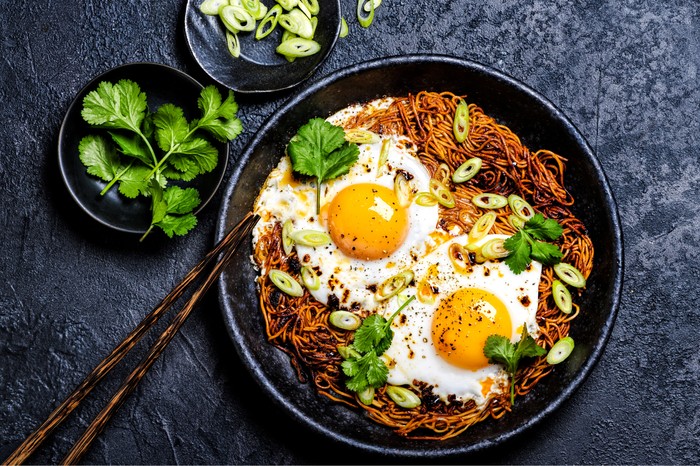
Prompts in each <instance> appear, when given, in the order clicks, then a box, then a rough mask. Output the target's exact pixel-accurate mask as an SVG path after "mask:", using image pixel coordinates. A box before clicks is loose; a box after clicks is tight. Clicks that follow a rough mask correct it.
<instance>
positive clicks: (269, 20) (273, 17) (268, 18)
mask: <svg viewBox="0 0 700 466" xmlns="http://www.w3.org/2000/svg"><path fill="white" fill-rule="evenodd" d="M281 14H282V7H281V6H280V5H275V6H273V7H272V8H270V9H269V10H268V12H267V14H266V15H265V17H264V18H263V19H262V21H260V24H258V28H257V29H256V30H255V38H256V39H257V40H260V39H263V38H265V37H267V36H268V35H270V33H271V32H272V31H274V30H275V28H276V27H277V21H278V20H279V17H280V15H281Z"/></svg>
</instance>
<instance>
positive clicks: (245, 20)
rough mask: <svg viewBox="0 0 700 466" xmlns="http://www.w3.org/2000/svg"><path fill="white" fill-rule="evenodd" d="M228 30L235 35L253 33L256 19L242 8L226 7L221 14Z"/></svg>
mask: <svg viewBox="0 0 700 466" xmlns="http://www.w3.org/2000/svg"><path fill="white" fill-rule="evenodd" d="M219 17H220V18H221V21H223V23H224V26H226V29H228V30H229V31H231V32H233V33H238V32H239V31H252V30H253V29H255V19H253V16H252V15H251V14H250V13H248V11H246V9H245V8H243V7H241V6H230V5H229V6H225V7H223V8H222V9H221V11H220V12H219Z"/></svg>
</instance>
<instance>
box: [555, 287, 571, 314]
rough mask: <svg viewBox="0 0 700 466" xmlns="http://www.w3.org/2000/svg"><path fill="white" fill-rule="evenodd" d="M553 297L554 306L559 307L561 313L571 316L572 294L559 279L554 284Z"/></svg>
mask: <svg viewBox="0 0 700 466" xmlns="http://www.w3.org/2000/svg"><path fill="white" fill-rule="evenodd" d="M552 297H553V298H554V304H556V305H557V307H558V308H559V310H560V311H561V312H563V313H564V314H571V309H572V308H573V304H572V303H571V293H569V290H568V288H566V285H564V284H563V283H562V282H560V281H559V280H557V279H555V280H554V281H553V282H552Z"/></svg>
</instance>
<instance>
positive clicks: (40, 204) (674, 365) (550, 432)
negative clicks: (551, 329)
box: [0, 0, 700, 464]
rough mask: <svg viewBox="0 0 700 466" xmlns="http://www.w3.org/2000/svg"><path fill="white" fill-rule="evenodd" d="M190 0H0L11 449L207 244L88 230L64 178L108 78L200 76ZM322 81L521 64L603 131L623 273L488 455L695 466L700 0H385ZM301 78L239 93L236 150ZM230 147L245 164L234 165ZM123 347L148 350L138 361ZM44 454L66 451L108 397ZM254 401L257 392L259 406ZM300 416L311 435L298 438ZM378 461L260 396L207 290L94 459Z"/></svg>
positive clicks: (207, 222) (596, 140)
mask: <svg viewBox="0 0 700 466" xmlns="http://www.w3.org/2000/svg"><path fill="white" fill-rule="evenodd" d="M184 3H185V2H184V1H174V0H163V1H159V2H152V1H144V0H139V1H131V2H105V1H101V2H100V1H94V0H82V1H80V0H66V1H63V2H49V1H38V2H19V3H17V2H10V1H9V0H0V11H2V13H0V15H2V17H1V18H0V37H1V38H2V39H1V41H2V46H1V49H0V57H2V58H0V81H1V84H0V101H1V102H2V105H1V106H0V122H1V127H0V193H1V194H2V195H1V196H0V203H1V205H2V209H1V214H0V222H1V226H2V228H1V229H0V237H1V241H0V244H2V248H0V267H1V272H2V273H1V278H0V457H1V458H4V457H5V456H6V455H7V454H9V452H10V451H11V450H12V448H13V447H14V446H15V445H16V444H17V443H18V442H19V441H20V440H21V439H22V438H23V437H24V436H25V435H27V434H28V433H29V432H30V431H31V430H32V429H33V428H34V427H35V426H36V425H37V424H38V422H40V421H41V420H43V418H44V417H45V416H46V415H47V414H48V413H49V412H50V410H51V409H52V407H53V406H54V405H55V404H56V403H57V402H58V401H60V399H62V397H63V396H65V394H67V393H68V392H69V391H70V389H72V388H73V386H74V385H75V384H76V383H77V382H79V381H80V379H81V378H82V376H83V374H85V372H86V371H88V370H89V369H90V368H92V367H93V366H94V365H95V364H96V363H97V362H98V361H99V360H100V359H101V358H102V357H103V356H104V355H105V354H106V353H107V352H108V351H109V350H110V349H111V348H112V347H113V345H114V344H115V343H116V342H117V341H118V340H120V339H121V338H122V337H123V336H124V335H125V334H126V333H127V332H128V330H129V329H131V328H132V327H133V326H134V325H135V324H136V323H137V322H138V321H139V320H140V319H141V317H142V316H143V314H144V313H145V312H146V311H147V310H149V309H150V308H152V306H153V305H155V304H156V303H157V302H158V300H159V299H160V298H161V297H162V296H163V295H164V294H165V293H166V292H167V290H169V289H170V288H171V287H172V285H173V284H174V283H175V282H177V281H178V280H179V278H180V277H182V276H183V275H184V274H185V273H186V271H187V270H188V269H189V268H190V267H191V266H192V265H193V264H194V263H195V262H196V261H197V260H198V259H199V258H200V257H201V256H202V255H203V254H204V253H205V251H207V250H208V249H209V248H210V246H211V243H212V239H213V229H214V223H215V218H216V215H217V208H218V201H220V199H218V198H217V199H216V200H215V202H214V203H213V204H212V205H211V206H210V207H209V208H207V209H206V210H205V212H204V213H203V215H202V216H201V219H200V225H199V226H198V228H197V230H196V232H195V233H194V234H192V235H190V236H189V237H187V238H185V239H180V240H175V241H170V242H168V243H166V244H163V245H160V246H154V245H153V244H151V245H149V246H148V247H146V246H139V245H136V244H133V243H132V242H131V241H125V240H123V239H119V238H114V237H113V236H110V235H107V234H106V232H104V231H102V230H100V229H99V228H96V227H94V226H93V225H91V224H90V223H89V222H87V221H85V219H84V218H83V217H82V216H81V215H80V213H79V212H78V211H77V209H76V208H75V207H74V206H73V205H72V204H71V202H70V200H69V199H68V197H67V195H66V193H65V189H64V187H63V186H62V184H61V183H60V180H59V179H58V175H57V167H56V162H55V157H56V150H55V147H56V141H57V135H58V129H59V125H60V122H61V119H62V117H63V114H64V113H65V111H66V109H67V107H68V105H69V103H70V101H71V99H72V98H73V96H74V95H75V93H76V92H77V91H78V90H79V89H80V88H81V87H82V86H83V85H84V84H86V83H87V82H88V81H89V80H90V79H91V78H92V77H93V76H95V75H96V74H99V73H101V72H103V71H105V70H107V69H108V68H110V67H112V66H116V65H120V64H123V63H126V62H133V61H155V62H161V63H166V64H169V65H172V66H175V67H177V68H180V69H183V70H185V71H188V72H190V73H192V74H193V75H195V76H196V77H197V78H199V79H200V80H202V81H206V79H205V78H204V76H203V75H202V74H201V72H200V71H199V70H198V69H197V68H196V65H195V64H194V62H193V61H192V59H191V58H190V57H189V55H188V52H187V49H186V46H185V43H184V34H183V30H182V22H183V12H184ZM342 4H343V7H344V11H345V14H346V16H347V17H348V18H349V19H350V35H349V36H348V37H347V38H346V39H344V40H341V41H339V43H338V45H337V47H336V49H335V51H334V53H333V54H332V56H331V58H330V59H329V61H328V62H326V63H325V64H324V66H323V67H322V69H321V70H320V71H319V72H318V73H317V74H316V75H315V76H314V78H312V80H313V79H317V78H318V77H320V76H322V75H325V74H327V73H329V72H331V71H333V70H335V69H337V68H340V67H343V66H345V65H347V64H351V63H356V62H359V61H361V60H364V59H369V58H376V57H381V56H387V55H395V54H404V53H412V52H437V53H446V54H452V55H456V56H459V57H464V58H468V59H473V60H476V61H479V62H482V63H484V64H487V65H490V66H493V67H495V68H497V69H499V70H501V71H503V72H505V73H507V74H510V75H512V76H514V77H515V78H517V79H520V80H522V81H524V82H525V83H527V84H528V85H530V86H531V87H533V88H534V89H536V90H538V91H539V92H541V93H542V94H544V95H545V96H546V97H548V98H549V99H550V100H552V101H553V102H554V103H555V104H556V105H557V106H559V107H560V108H561V109H562V110H563V111H564V112H565V113H566V114H567V115H568V116H569V117H570V118H571V119H572V120H573V122H574V123H575V124H576V125H577V126H578V127H579V129H580V130H581V132H582V133H583V134H584V136H585V137H586V138H587V139H588V140H589V142H590V144H591V145H592V147H593V148H594V150H595V152H596V153H597V155H598V157H599V158H600V160H601V162H602V165H603V167H604V169H605V170H606V172H607V175H608V177H609V179H610V182H611V185H612V188H613V191H614V193H615V196H616V197H617V200H618V203H619V207H620V213H621V217H622V221H623V225H624V235H625V255H626V266H625V276H626V281H625V286H624V296H623V299H622V306H621V309H620V312H619V317H618V321H617V324H616V326H615V329H614V332H613V334H612V337H611V340H610V342H609V344H608V347H607V349H606V351H605V353H604V355H603V357H602V359H601V361H600V363H599V364H598V366H597V367H596V369H595V370H594V372H593V373H592V375H591V377H589V379H588V380H587V381H586V383H585V384H584V386H583V387H582V388H581V389H580V390H579V391H577V392H576V393H575V395H574V396H573V397H572V398H571V399H570V400H569V402H567V403H566V404H565V406H563V407H562V408H561V409H560V410H558V411H557V412H556V413H555V414H554V415H553V416H551V417H550V418H548V419H547V420H546V422H544V423H542V424H541V425H539V426H537V427H536V428H534V429H532V430H531V431H529V432H527V433H525V434H524V435H522V436H520V437H518V438H517V439H515V440H513V441H510V442H508V444H506V445H505V446H504V447H502V448H497V449H494V450H491V451H487V452H484V453H483V454H481V455H479V456H474V457H468V458H464V459H463V460H464V461H465V462H488V463H695V464H697V463H700V453H699V451H700V440H699V438H700V409H699V408H700V401H699V400H698V397H697V393H698V390H699V388H700V356H699V353H698V348H700V337H698V331H697V329H698V327H700V311H699V310H698V307H697V303H698V291H697V290H698V287H697V285H696V280H697V278H698V276H699V275H700V270H699V269H698V263H699V261H700V257H699V256H700V247H699V243H700V233H699V232H700V212H699V210H700V207H699V206H700V204H698V195H699V194H700V161H699V157H698V155H699V152H700V150H699V149H698V146H700V118H699V117H698V108H699V107H700V91H699V90H698V67H699V65H700V6H698V3H697V2H696V1H695V0H676V1H666V2H657V1H653V0H615V1H613V0H607V1H595V2H594V1H583V0H547V1H544V0H513V1H507V2H504V1H502V0H485V1H481V2H476V1H468V0H444V1H440V2H429V1H420V0H416V1H409V0H385V4H384V5H383V6H382V7H381V8H380V9H379V10H378V12H377V20H376V23H375V24H374V25H372V27H371V28H370V29H368V30H361V29H360V28H359V26H358V25H357V23H356V22H355V21H354V20H352V18H353V12H354V0H342ZM286 97H287V95H281V96H276V98H275V99H265V100H258V99H250V98H241V97H239V101H240V103H241V104H242V106H241V112H240V114H241V117H242V119H243V122H244V125H245V128H246V132H245V133H244V134H243V135H242V136H241V137H239V138H238V139H237V140H236V141H235V142H234V143H233V144H232V149H233V151H232V152H233V158H234V163H235V156H236V154H237V153H239V152H240V151H241V150H242V148H243V147H244V146H245V144H246V143H247V141H249V140H250V138H251V136H252V135H253V133H254V132H255V130H256V128H258V127H259V126H260V125H261V124H262V122H263V121H264V119H265V118H266V117H267V116H268V115H270V114H271V112H273V111H274V110H275V108H276V107H278V106H279V105H280V104H281V102H283V100H284V98H286ZM232 165H233V164H232ZM128 362H130V363H134V362H135V358H131V359H130V360H129V361H128ZM126 373H127V369H126V368H120V369H119V370H118V371H117V374H116V375H115V376H113V377H111V378H110V381H109V383H107V384H106V385H105V386H104V387H102V388H100V389H99V390H98V391H97V393H96V396H94V397H91V399H90V400H91V401H92V403H88V404H87V405H86V406H85V407H82V408H80V409H79V410H78V411H77V413H76V415H74V416H73V417H72V418H71V419H70V421H69V422H68V423H67V424H66V425H65V426H64V428H62V429H61V430H60V431H59V433H58V434H56V435H55V436H53V437H52V438H51V441H50V443H49V444H48V445H47V446H46V447H45V448H43V449H42V450H41V451H40V453H39V454H37V455H36V456H35V457H34V458H32V461H33V462H40V463H47V462H57V461H59V460H60V459H61V458H62V455H63V454H64V453H65V452H66V451H67V449H68V448H69V446H70V444H71V442H72V441H73V440H75V439H76V438H77V436H78V435H79V432H80V431H81V430H82V428H84V427H85V426H86V425H87V423H88V422H89V420H90V419H91V418H92V416H93V415H94V414H96V412H97V410H98V409H99V408H98V406H97V404H96V403H95V401H96V400H103V399H104V398H105V396H106V394H107V393H111V391H112V390H113V389H114V388H115V386H116V384H117V383H118V382H119V380H121V378H122V377H123V376H124V375H125V374H126ZM252 406H259V407H258V408H256V409H255V410H253V409H252ZM299 433H301V435H302V436H305V435H306V437H303V439H304V440H308V441H302V442H299V441H295V440H293V439H294V438H295V437H296V435H297V434H299ZM380 460H381V459H377V458H368V457H363V456H359V455H355V454H354V453H353V452H349V451H344V450H343V449H338V448H334V449H333V450H332V451H330V449H329V448H328V447H327V446H326V445H325V444H324V442H320V441H319V439H318V438H315V437H312V436H310V434H306V433H305V432H304V430H303V429H300V428H299V427H298V426H297V425H296V424H295V423H293V422H291V421H290V420H288V419H287V418H286V416H285V415H283V414H282V413H279V412H277V411H276V410H275V409H274V408H273V407H271V406H269V404H268V403H267V400H266V398H265V397H264V396H263V395H262V394H260V393H259V391H258V389H257V387H256V386H255V384H254V383H253V382H252V380H251V379H250V377H249V376H248V375H247V373H246V372H245V369H244V368H243V367H242V366H241V364H240V362H239V361H238V359H237V357H236V355H235V354H234V351H233V346H232V345H231V343H230V342H229V340H228V339H227V336H226V333H225V331H224V329H223V326H222V322H221V318H220V315H219V309H218V305H217V303H216V300H215V299H214V297H213V295H212V296H211V297H210V298H209V299H208V301H207V302H205V304H204V306H203V307H202V308H201V309H199V311H198V312H197V313H196V314H195V315H194V316H193V317H192V318H191V319H190V321H189V322H188V323H187V324H186V325H185V327H184V328H183V330H182V332H181V333H180V335H179V336H178V337H177V338H175V340H174V341H173V343H172V344H171V347H170V348H168V350H167V351H166V353H165V354H164V356H163V357H162V358H161V359H160V360H159V361H158V362H157V363H156V365H155V366H154V367H153V369H152V373H151V374H149V376H148V377H147V378H146V380H145V381H144V383H143V384H142V385H141V386H140V387H139V388H138V390H137V392H136V393H135V395H134V396H133V397H132V398H130V399H129V400H128V402H127V403H126V404H125V406H124V407H123V408H122V410H121V411H120V413H119V414H118V415H117V416H116V417H115V418H114V419H113V421H112V422H111V423H110V425H109V426H108V428H107V430H106V431H105V432H104V434H103V435H102V436H101V437H100V438H99V440H98V441H97V442H96V444H95V445H94V447H93V448H92V450H91V451H90V452H89V455H88V456H87V458H86V461H87V462H90V463H357V462H377V461H380Z"/></svg>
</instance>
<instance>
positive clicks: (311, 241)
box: [289, 230, 331, 247]
mask: <svg viewBox="0 0 700 466" xmlns="http://www.w3.org/2000/svg"><path fill="white" fill-rule="evenodd" d="M289 237H290V238H292V241H294V242H295V243H296V244H301V245H302V246H312V247H316V246H325V245H326V244H330V243H331V237H330V235H329V234H328V233H326V232H325V231H317V230H297V231H293V232H291V233H289Z"/></svg>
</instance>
